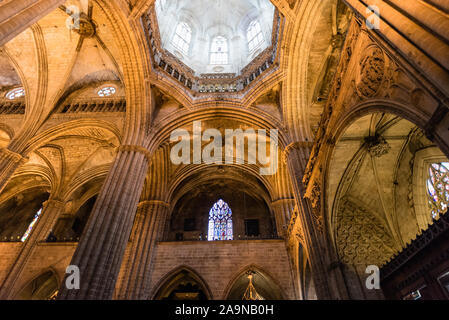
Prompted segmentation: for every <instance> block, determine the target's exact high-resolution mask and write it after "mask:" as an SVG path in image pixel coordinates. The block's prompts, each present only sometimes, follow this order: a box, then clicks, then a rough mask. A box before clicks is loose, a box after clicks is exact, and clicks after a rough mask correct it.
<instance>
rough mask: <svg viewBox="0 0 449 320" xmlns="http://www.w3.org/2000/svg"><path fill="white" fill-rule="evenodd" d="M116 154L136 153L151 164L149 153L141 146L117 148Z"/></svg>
mask: <svg viewBox="0 0 449 320" xmlns="http://www.w3.org/2000/svg"><path fill="white" fill-rule="evenodd" d="M117 151H118V152H138V153H142V154H143V155H144V156H145V158H146V159H147V161H148V163H151V158H152V154H151V152H150V151H148V150H147V149H145V148H144V147H141V146H132V145H123V146H120V147H118V149H117Z"/></svg>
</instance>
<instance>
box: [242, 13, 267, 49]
mask: <svg viewBox="0 0 449 320" xmlns="http://www.w3.org/2000/svg"><path fill="white" fill-rule="evenodd" d="M246 34H247V39H248V49H249V52H250V53H253V52H254V51H255V50H256V49H257V48H259V47H260V46H261V45H262V44H263V43H264V37H263V34H262V28H261V27H260V23H259V21H257V20H254V21H253V22H251V23H250V25H249V27H248V32H247V33H246Z"/></svg>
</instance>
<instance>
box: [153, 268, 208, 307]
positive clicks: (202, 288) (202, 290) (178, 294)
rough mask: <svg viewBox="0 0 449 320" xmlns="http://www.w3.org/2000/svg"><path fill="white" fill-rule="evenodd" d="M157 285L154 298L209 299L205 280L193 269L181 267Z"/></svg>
mask: <svg viewBox="0 0 449 320" xmlns="http://www.w3.org/2000/svg"><path fill="white" fill-rule="evenodd" d="M172 274H173V275H172V276H168V279H167V280H166V281H164V283H163V284H162V285H161V286H160V287H159V289H158V291H157V293H156V295H155V297H154V299H155V300H209V299H211V295H210V293H209V290H208V289H207V286H206V284H205V282H204V281H203V280H202V279H201V278H200V277H199V276H198V275H196V274H195V273H194V272H193V271H191V270H189V269H187V268H181V269H180V270H179V271H175V272H173V273H172Z"/></svg>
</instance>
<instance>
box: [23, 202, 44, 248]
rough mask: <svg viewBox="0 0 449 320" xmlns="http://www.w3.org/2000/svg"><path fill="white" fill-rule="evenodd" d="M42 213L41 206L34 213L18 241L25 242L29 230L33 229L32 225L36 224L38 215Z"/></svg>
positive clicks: (29, 232)
mask: <svg viewBox="0 0 449 320" xmlns="http://www.w3.org/2000/svg"><path fill="white" fill-rule="evenodd" d="M41 213H42V208H40V209H39V211H38V212H37V213H36V215H35V216H34V218H33V221H31V223H30V225H29V226H28V229H27V231H25V233H24V234H23V236H22V239H20V241H22V242H25V240H26V239H27V238H28V237H29V236H30V234H31V231H33V227H34V225H35V224H36V222H37V220H38V219H39V216H40V215H41Z"/></svg>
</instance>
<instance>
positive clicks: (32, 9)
mask: <svg viewBox="0 0 449 320" xmlns="http://www.w3.org/2000/svg"><path fill="white" fill-rule="evenodd" d="M64 2H65V0H14V1H10V2H7V3H5V4H4V5H2V4H1V3H0V46H2V45H4V44H5V43H6V42H8V41H9V40H11V39H12V38H14V37H15V36H17V35H18V34H19V33H21V32H22V31H24V30H25V29H27V28H28V27H30V26H31V25H32V24H33V23H36V22H37V21H39V20H40V19H41V18H43V17H44V16H45V15H47V14H49V13H50V12H51V11H53V10H55V9H56V8H57V7H58V6H60V5H62V4H64Z"/></svg>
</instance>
